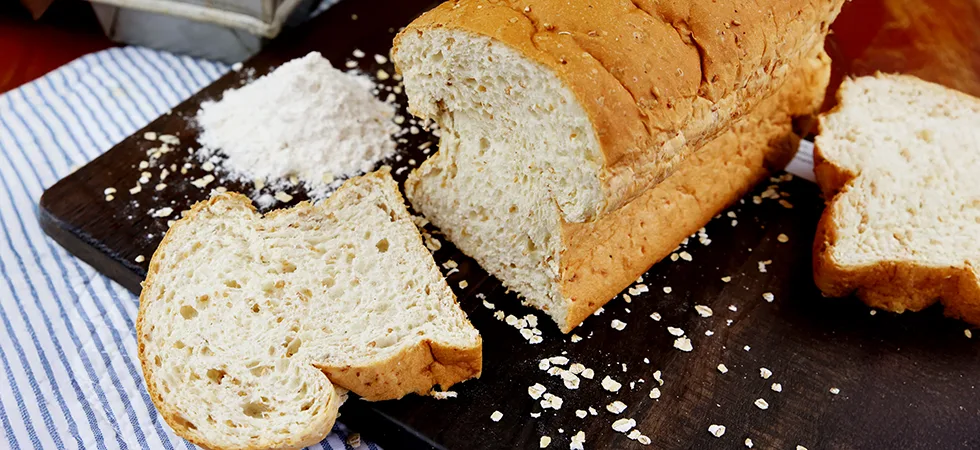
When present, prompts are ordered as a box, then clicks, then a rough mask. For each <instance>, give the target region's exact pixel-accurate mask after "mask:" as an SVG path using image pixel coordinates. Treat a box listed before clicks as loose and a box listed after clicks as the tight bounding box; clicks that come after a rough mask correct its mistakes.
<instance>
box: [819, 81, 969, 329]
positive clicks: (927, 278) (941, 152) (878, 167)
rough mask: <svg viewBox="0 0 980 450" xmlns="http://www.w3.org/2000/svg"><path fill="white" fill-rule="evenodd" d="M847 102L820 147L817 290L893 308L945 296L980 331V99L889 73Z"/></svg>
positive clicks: (949, 308) (843, 93)
mask: <svg viewBox="0 0 980 450" xmlns="http://www.w3.org/2000/svg"><path fill="white" fill-rule="evenodd" d="M838 98H839V100H840V104H839V106H838V107H837V108H836V109H835V110H834V111H831V112H830V113H827V114H826V115H824V116H822V117H821V118H820V135H819V136H818V137H817V141H816V168H815V172H816V175H817V182H818V183H819V184H820V187H821V189H822V190H823V191H824V193H825V195H826V197H827V199H828V200H829V201H828V205H827V209H826V210H825V211H824V214H823V217H822V218H821V220H820V224H819V226H818V228H817V235H816V238H815V240H814V243H813V260H814V264H813V267H814V279H815V281H816V283H817V286H819V287H820V289H821V290H822V291H823V292H824V293H826V294H828V295H831V296H844V295H848V294H851V293H856V294H857V296H858V297H860V298H861V299H862V300H864V301H865V303H867V304H868V305H870V306H872V307H875V308H882V309H885V310H889V311H894V312H903V311H905V310H911V311H918V310H921V309H923V308H925V307H927V306H929V305H932V304H933V303H935V302H936V301H937V300H941V301H942V303H943V305H944V307H945V312H946V314H947V315H949V316H952V317H957V318H961V319H963V320H966V321H967V322H970V323H971V324H974V325H980V182H978V181H977V177H978V174H980V99H977V98H975V97H971V96H968V95H966V94H963V93H960V92H957V91H954V90H951V89H947V88H945V87H943V86H940V85H938V84H933V83H928V82H925V81H922V80H919V79H917V78H914V77H911V76H906V75H882V74H878V75H875V76H869V77H862V78H857V79H853V80H846V81H845V82H844V83H843V85H842V86H841V90H840V91H839V93H838Z"/></svg>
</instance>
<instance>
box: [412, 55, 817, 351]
mask: <svg viewBox="0 0 980 450" xmlns="http://www.w3.org/2000/svg"><path fill="white" fill-rule="evenodd" d="M494 48H496V46H495V47H494ZM821 48H822V45H821V46H819V47H816V48H814V49H811V53H810V56H809V57H807V58H805V59H803V60H802V61H800V62H799V63H798V64H797V65H796V66H794V67H793V68H792V70H791V71H790V74H789V75H788V76H787V80H786V83H785V85H784V86H783V87H782V88H780V90H779V91H777V92H776V93H775V94H774V95H773V96H771V97H770V98H768V99H766V100H765V101H763V102H762V103H761V104H760V105H759V106H758V107H757V108H756V110H755V111H753V112H752V113H751V114H750V115H749V116H747V117H745V118H743V119H741V120H739V121H737V122H736V124H735V125H734V127H733V129H732V130H729V131H728V132H726V133H724V134H722V135H721V136H719V137H718V138H717V139H716V140H714V141H712V142H711V143H709V144H708V145H706V146H704V147H703V148H702V149H701V150H699V151H698V152H697V153H693V156H692V157H691V158H690V159H689V160H688V161H685V162H684V163H682V164H681V165H680V167H679V169H678V170H677V171H676V172H675V173H674V174H673V175H671V176H670V177H669V178H667V180H665V181H664V182H662V183H660V184H659V185H657V186H656V187H655V188H653V189H650V190H648V191H647V192H645V193H643V194H642V195H640V196H639V197H637V198H636V199H634V200H633V201H631V202H630V203H628V204H627V205H625V206H624V207H622V208H619V209H617V210H615V211H612V212H610V213H607V214H605V215H603V216H601V217H598V218H596V219H595V220H593V221H591V222H584V223H574V222H569V221H566V220H565V219H563V217H562V212H561V210H560V208H559V206H558V204H557V202H556V201H555V199H554V196H552V195H551V191H550V190H549V188H548V185H547V183H546V182H545V179H546V178H547V175H545V174H542V173H541V172H540V171H535V170H534V168H533V167H532V166H529V164H528V163H527V159H526V158H528V156H527V155H528V153H533V152H531V151H530V150H529V149H528V148H527V147H521V146H520V145H523V144H521V143H519V142H516V141H514V140H515V139H518V138H517V137H516V136H512V135H511V134H513V133H512V132H511V131H509V130H508V129H507V128H506V125H501V127H502V128H503V129H502V130H498V132H497V133H496V136H497V137H493V138H491V137H490V136H489V134H484V133H489V130H490V129H491V128H492V127H493V126H494V124H506V123H507V122H506V121H502V120H501V119H500V117H501V116H502V115H503V114H501V113H494V119H493V120H490V119H489V118H485V120H483V122H482V123H477V121H475V120H473V121H472V122H471V121H469V120H467V121H466V122H461V121H460V120H459V117H462V116H465V115H466V114H476V113H477V111H476V110H473V111H469V112H458V111H450V112H448V113H446V114H444V115H443V116H442V117H443V119H445V121H444V122H442V126H443V134H442V141H441V143H440V149H439V151H438V152H437V153H436V154H435V155H433V156H432V157H430V158H429V159H428V160H427V161H426V162H425V163H423V164H422V165H421V166H420V167H419V168H418V169H417V170H415V171H414V172H412V174H411V175H410V176H409V179H408V181H407V182H406V193H407V195H408V197H409V199H410V200H411V201H412V204H413V205H414V206H415V208H416V209H417V210H419V211H421V212H423V213H424V214H425V215H426V217H428V218H429V220H431V221H432V222H433V223H434V224H435V225H436V226H438V227H439V228H440V229H441V230H442V231H443V232H444V233H445V235H446V236H447V237H448V238H449V239H450V240H451V241H452V242H453V243H455V244H456V245H457V247H459V248H460V249H461V250H462V251H463V252H464V253H466V254H467V255H469V256H471V257H473V258H474V259H476V260H477V261H478V262H479V263H480V265H481V266H483V267H484V268H485V269H486V270H487V271H488V272H490V273H492V274H494V275H495V276H496V277H497V278H499V279H500V280H501V281H502V282H503V284H504V285H505V286H507V287H508V288H510V289H513V290H515V291H517V292H518V293H520V294H521V295H522V296H523V297H524V298H525V299H526V300H527V301H528V302H529V303H531V304H532V305H534V306H535V307H537V308H540V309H542V310H544V311H546V312H547V313H548V314H549V315H550V316H551V317H552V318H553V319H554V320H555V322H557V324H558V326H559V328H561V329H562V331H564V332H569V331H571V329H573V328H574V327H576V326H577V325H578V324H579V323H581V322H582V321H583V320H584V319H585V318H586V317H588V316H589V315H590V314H592V313H593V312H594V311H595V310H596V309H598V308H599V307H601V306H602V305H603V304H604V303H606V302H607V301H608V300H610V299H611V298H612V297H614V296H615V295H617V294H618V293H619V292H620V291H622V290H623V289H624V288H626V287H627V286H628V285H629V284H630V283H632V282H633V280H635V279H636V278H637V277H638V276H639V275H641V274H642V273H643V272H645V271H646V270H647V269H649V267H650V266H651V265H653V264H654V263H655V262H656V261H658V260H660V259H661V258H663V257H664V256H666V255H667V254H669V253H670V251H671V250H673V249H674V248H675V247H676V246H677V245H678V244H679V243H680V242H681V241H682V240H683V239H684V238H685V237H687V236H688V235H690V234H692V233H694V232H695V231H697V230H698V229H699V228H701V227H702V226H704V224H705V223H707V222H708V220H710V219H711V217H713V216H714V215H716V214H717V213H718V212H719V211H721V210H722V209H723V208H725V207H726V206H727V205H729V204H730V203H731V202H733V201H735V200H736V199H737V198H739V197H740V196H741V195H743V194H744V193H745V192H746V191H747V190H748V189H749V188H751V186H752V185H753V184H755V183H756V182H757V181H758V180H760V179H761V178H762V177H764V176H765V175H766V174H767V169H768V168H770V167H782V166H783V165H784V164H785V163H786V162H787V161H788V160H789V157H791V156H792V154H793V152H794V151H795V149H796V143H797V142H798V138H797V137H796V136H795V135H794V134H793V133H792V119H793V117H796V116H803V115H809V114H813V113H815V112H816V111H817V108H818V107H819V105H820V103H821V101H822V99H823V95H824V92H825V89H826V85H827V80H828V77H829V60H828V59H827V58H826V55H824V54H823V52H822V50H821ZM515 58H516V57H515ZM495 61H497V62H500V64H504V62H502V61H506V60H502V58H500V57H495ZM515 61H517V60H516V59H515ZM406 82H407V78H406ZM530 82H531V81H529V83H530ZM529 95H530V93H529ZM513 101H521V100H519V99H516V100H513ZM559 104H560V102H559ZM566 105H567V104H566ZM560 108H561V107H557V106H556V110H561V109H560ZM501 109H502V110H506V108H504V107H503V106H493V107H490V108H489V109H488V110H490V111H498V110H501ZM556 114H557V113H556ZM529 117H532V118H528V119H527V120H532V119H533V120H534V122H533V123H535V124H542V126H541V127H539V129H540V128H545V127H546V126H551V127H557V126H558V125H556V124H560V123H562V122H560V121H558V120H554V119H553V118H552V116H550V115H548V114H542V115H541V116H540V117H533V116H529ZM464 124H465V126H464ZM546 124H550V125H546ZM545 129H548V128H545ZM526 132H527V133H528V134H527V137H526V139H527V140H528V141H532V140H533V138H534V136H535V135H534V134H532V130H526ZM540 137H541V139H542V140H550V139H552V138H551V137H550V135H548V134H547V133H542V134H541V136H540ZM532 148H533V147H532ZM537 151H544V150H543V149H540V148H539V149H538V150H537Z"/></svg>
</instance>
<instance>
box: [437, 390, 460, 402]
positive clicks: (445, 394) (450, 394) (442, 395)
mask: <svg viewBox="0 0 980 450" xmlns="http://www.w3.org/2000/svg"><path fill="white" fill-rule="evenodd" d="M430 394H431V395H432V398H434V399H436V400H447V399H450V398H456V396H458V395H459V394H457V393H456V391H432V392H430Z"/></svg>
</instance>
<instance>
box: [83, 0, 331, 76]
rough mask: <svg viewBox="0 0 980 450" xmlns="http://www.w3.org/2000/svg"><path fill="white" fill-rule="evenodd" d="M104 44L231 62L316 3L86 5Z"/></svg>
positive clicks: (191, 0) (122, 0)
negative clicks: (106, 39) (104, 38)
mask: <svg viewBox="0 0 980 450" xmlns="http://www.w3.org/2000/svg"><path fill="white" fill-rule="evenodd" d="M90 1H91V3H92V8H93V9H94V10H95V14H96V16H97V17H98V18H99V22H100V23H101V25H102V29H103V31H105V33H106V35H107V36H109V38H110V39H112V40H114V41H116V42H121V43H125V44H133V45H141V46H145V47H150V48H155V49H159V50H166V51H170V52H174V53H181V54H185V55H190V56H195V57H200V58H206V59H211V60H218V61H223V62H226V63H234V62H238V61H242V60H244V59H245V58H247V57H249V56H251V55H253V54H255V53H256V52H258V51H259V50H261V49H262V46H263V45H264V44H265V43H266V42H267V41H268V40H269V39H271V38H274V37H276V35H278V34H279V31H281V30H282V27H283V25H286V24H287V22H288V23H294V22H301V21H303V20H305V19H306V18H308V17H309V15H310V13H311V12H312V10H313V6H316V5H318V4H319V3H320V2H319V1H317V0H90Z"/></svg>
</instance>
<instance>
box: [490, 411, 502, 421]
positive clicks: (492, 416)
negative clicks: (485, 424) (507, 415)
mask: <svg viewBox="0 0 980 450" xmlns="http://www.w3.org/2000/svg"><path fill="white" fill-rule="evenodd" d="M503 418H504V413H502V412H500V411H494V412H493V413H492V414H490V420H492V421H494V422H500V419H503Z"/></svg>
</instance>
